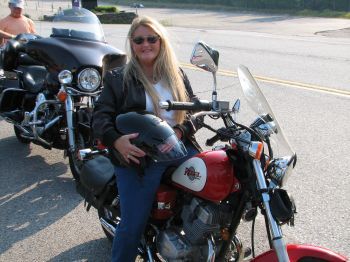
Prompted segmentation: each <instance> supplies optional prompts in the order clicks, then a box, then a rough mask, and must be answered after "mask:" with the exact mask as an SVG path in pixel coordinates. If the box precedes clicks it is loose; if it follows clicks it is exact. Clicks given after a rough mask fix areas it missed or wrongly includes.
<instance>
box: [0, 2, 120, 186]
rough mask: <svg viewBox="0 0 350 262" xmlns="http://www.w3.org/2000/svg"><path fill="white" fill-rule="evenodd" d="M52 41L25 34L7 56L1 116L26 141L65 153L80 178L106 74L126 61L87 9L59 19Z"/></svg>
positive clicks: (2, 78) (7, 50)
mask: <svg viewBox="0 0 350 262" xmlns="http://www.w3.org/2000/svg"><path fill="white" fill-rule="evenodd" d="M47 23H50V27H51V28H52V30H51V34H50V36H49V37H42V36H39V35H33V34H20V35H17V36H16V38H15V39H11V40H9V41H8V42H7V43H6V45H5V47H4V49H3V50H2V53H1V60H2V65H3V73H2V75H1V76H0V116H1V117H3V118H4V119H5V120H6V121H7V122H9V123H11V124H13V126H14V132H15V134H16V137H17V138H18V140H19V141H20V142H22V143H30V142H33V143H35V144H38V145H40V146H43V147H44V148H46V149H51V148H57V149H62V150H65V155H68V157H69V163H70V168H71V171H72V174H73V176H74V177H75V179H79V176H80V169H81V164H82V163H81V161H80V160H79V159H78V158H77V152H78V150H79V149H81V148H86V147H89V146H91V144H92V138H91V131H90V127H91V125H90V122H91V113H92V110H93V107H94V102H95V100H96V98H97V97H98V95H99V94H100V92H101V88H102V78H103V74H104V72H105V71H106V70H108V69H110V68H111V67H116V66H120V65H122V64H124V63H125V62H126V56H125V54H124V53H123V52H122V51H120V50H118V49H116V48H114V47H112V46H110V45H108V44H107V43H106V41H105V38H104V33H103V30H102V27H101V24H100V21H99V20H98V18H97V17H96V15H95V14H93V13H92V12H90V11H88V10H86V9H84V8H73V9H67V10H64V11H62V12H60V13H58V14H57V15H55V16H54V17H53V21H52V22H47Z"/></svg>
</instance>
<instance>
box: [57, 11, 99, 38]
mask: <svg viewBox="0 0 350 262" xmlns="http://www.w3.org/2000/svg"><path fill="white" fill-rule="evenodd" d="M51 37H64V38H76V39H82V40H93V41H100V42H105V37H104V33H103V29H102V26H101V23H100V21H99V19H98V18H97V16H96V15H95V14H94V13H92V12H90V11H89V10H87V9H84V8H78V7H74V8H72V9H66V10H62V11H60V12H58V13H57V14H56V15H55V16H54V17H53V20H52V32H51Z"/></svg>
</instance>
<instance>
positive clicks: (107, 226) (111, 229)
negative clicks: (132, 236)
mask: <svg viewBox="0 0 350 262" xmlns="http://www.w3.org/2000/svg"><path fill="white" fill-rule="evenodd" d="M100 223H101V226H102V227H103V228H104V229H105V230H106V231H107V232H108V233H109V234H111V235H112V236H113V237H114V235H115V227H114V226H112V225H111V224H110V223H108V222H107V221H106V220H105V219H104V218H103V217H101V218H100Z"/></svg>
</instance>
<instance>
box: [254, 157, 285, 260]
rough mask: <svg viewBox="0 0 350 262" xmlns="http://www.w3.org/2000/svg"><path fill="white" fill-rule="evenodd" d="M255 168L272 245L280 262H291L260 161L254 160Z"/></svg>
mask: <svg viewBox="0 0 350 262" xmlns="http://www.w3.org/2000/svg"><path fill="white" fill-rule="evenodd" d="M253 167H254V171H255V174H256V178H257V182H258V186H259V190H260V191H261V195H262V199H263V205H264V208H265V213H266V217H267V220H268V223H269V226H270V232H271V236H272V244H273V247H274V249H275V252H276V254H277V257H278V261H283V262H289V257H288V253H287V248H286V245H285V243H284V241H283V236H282V231H281V227H280V226H279V225H278V223H277V222H276V220H275V219H274V217H273V216H272V213H271V209H270V195H269V193H268V188H267V185H266V181H265V175H264V172H263V170H262V168H261V162H260V160H257V159H254V160H253Z"/></svg>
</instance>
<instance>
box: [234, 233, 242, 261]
mask: <svg viewBox="0 0 350 262" xmlns="http://www.w3.org/2000/svg"><path fill="white" fill-rule="evenodd" d="M232 242H233V243H234V245H235V247H236V249H237V253H238V258H237V262H242V261H243V259H244V250H243V244H242V242H241V240H239V238H238V237H237V236H234V237H233V239H232Z"/></svg>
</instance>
